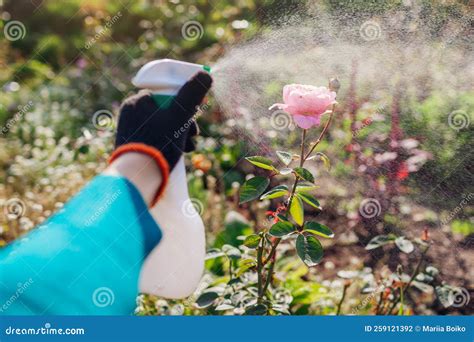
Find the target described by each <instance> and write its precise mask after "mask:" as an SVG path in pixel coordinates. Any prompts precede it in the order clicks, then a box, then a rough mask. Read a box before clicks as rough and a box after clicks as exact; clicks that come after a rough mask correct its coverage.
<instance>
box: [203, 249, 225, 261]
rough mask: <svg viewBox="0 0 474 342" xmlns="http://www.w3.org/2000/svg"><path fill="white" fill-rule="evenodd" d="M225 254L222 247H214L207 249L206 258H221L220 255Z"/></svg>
mask: <svg viewBox="0 0 474 342" xmlns="http://www.w3.org/2000/svg"><path fill="white" fill-rule="evenodd" d="M224 255H225V254H224V253H223V252H222V251H221V250H220V249H217V248H213V249H210V250H208V251H207V253H206V260H211V259H215V258H219V257H221V256H224Z"/></svg>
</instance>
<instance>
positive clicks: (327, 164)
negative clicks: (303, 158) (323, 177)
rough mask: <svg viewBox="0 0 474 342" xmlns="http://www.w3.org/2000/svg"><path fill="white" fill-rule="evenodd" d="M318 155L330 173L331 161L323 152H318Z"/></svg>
mask: <svg viewBox="0 0 474 342" xmlns="http://www.w3.org/2000/svg"><path fill="white" fill-rule="evenodd" d="M316 155H317V156H318V157H319V158H320V159H321V160H322V161H323V164H324V167H325V168H326V170H328V171H329V170H330V169H331V161H330V160H329V158H328V156H327V155H325V154H324V153H322V152H318V153H316Z"/></svg>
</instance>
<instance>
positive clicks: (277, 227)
mask: <svg viewBox="0 0 474 342" xmlns="http://www.w3.org/2000/svg"><path fill="white" fill-rule="evenodd" d="M295 231H296V227H295V225H294V224H292V223H291V222H288V221H278V222H277V223H275V224H274V225H273V226H272V227H271V228H270V231H269V233H270V235H272V236H275V237H284V236H286V235H288V234H291V233H293V232H295Z"/></svg>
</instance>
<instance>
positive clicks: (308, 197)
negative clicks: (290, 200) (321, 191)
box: [296, 192, 322, 210]
mask: <svg viewBox="0 0 474 342" xmlns="http://www.w3.org/2000/svg"><path fill="white" fill-rule="evenodd" d="M296 196H298V197H299V198H301V199H302V200H303V201H305V202H306V203H308V204H309V205H310V206H312V207H314V208H316V209H319V210H322V208H321V205H320V204H319V202H318V200H317V199H316V198H314V196H312V195H310V194H305V193H304V192H302V193H299V194H296Z"/></svg>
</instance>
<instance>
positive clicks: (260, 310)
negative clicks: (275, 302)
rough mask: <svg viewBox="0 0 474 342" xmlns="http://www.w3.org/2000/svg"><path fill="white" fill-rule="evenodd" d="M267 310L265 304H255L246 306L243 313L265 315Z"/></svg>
mask: <svg viewBox="0 0 474 342" xmlns="http://www.w3.org/2000/svg"><path fill="white" fill-rule="evenodd" d="M267 311H268V307H267V306H266V305H265V304H256V305H252V306H250V307H248V308H247V309H246V310H245V314H246V315H250V316H261V315H265V314H266V313H267Z"/></svg>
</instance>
